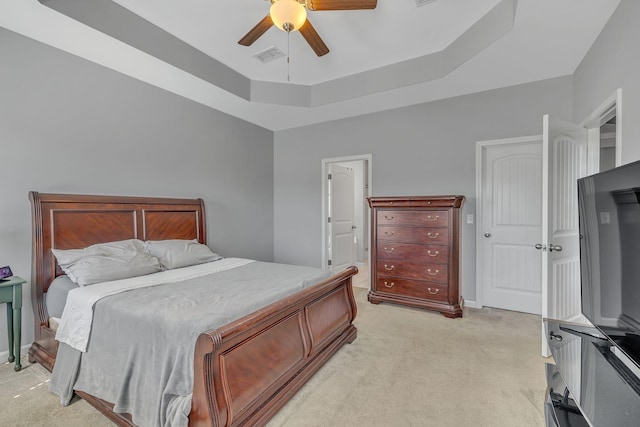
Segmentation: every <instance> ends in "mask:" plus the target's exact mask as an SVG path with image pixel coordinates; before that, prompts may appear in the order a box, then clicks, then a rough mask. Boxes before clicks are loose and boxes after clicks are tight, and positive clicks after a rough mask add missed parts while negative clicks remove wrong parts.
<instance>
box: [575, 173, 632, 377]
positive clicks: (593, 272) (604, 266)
mask: <svg viewBox="0 0 640 427" xmlns="http://www.w3.org/2000/svg"><path fill="white" fill-rule="evenodd" d="M578 206H579V209H578V211H579V218H580V276H581V287H582V313H583V314H584V315H585V316H586V317H587V319H589V321H590V322H591V323H593V325H594V326H596V327H597V328H598V329H599V330H600V331H601V332H602V333H603V334H604V335H606V336H607V338H608V339H609V340H610V341H611V342H612V343H613V344H615V346H616V347H617V348H618V349H619V350H621V351H622V353H624V354H625V355H626V356H627V357H628V358H629V359H631V360H632V361H633V362H634V363H635V364H636V365H637V366H638V368H640V161H639V162H635V163H631V164H628V165H625V166H621V167H617V168H615V169H611V170H608V171H605V172H601V173H598V174H595V175H591V176H588V177H585V178H581V179H579V180H578Z"/></svg>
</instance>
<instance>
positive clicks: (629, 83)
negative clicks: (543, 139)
mask: <svg viewBox="0 0 640 427" xmlns="http://www.w3.org/2000/svg"><path fill="white" fill-rule="evenodd" d="M638 22H640V2H639V1H637V0H622V2H620V6H618V9H616V11H615V12H614V14H613V16H612V17H611V19H609V22H608V23H607V25H606V26H605V28H604V29H603V30H602V32H601V33H600V35H599V36H598V38H597V39H596V41H595V43H594V44H593V46H592V47H591V49H590V50H589V52H588V53H587V55H586V56H585V57H584V59H583V60H582V63H581V64H580V66H579V67H578V68H577V70H576V72H575V74H574V78H573V93H574V97H573V104H574V106H575V108H574V113H573V118H574V121H575V122H576V123H580V122H581V121H582V120H584V119H585V118H586V117H587V116H588V115H589V114H590V113H591V112H592V111H593V110H595V109H596V108H597V107H598V106H599V105H600V104H601V103H602V102H604V100H605V99H606V98H607V97H609V96H610V95H611V94H612V93H614V92H615V90H616V89H617V88H622V115H621V117H622V162H623V163H629V162H631V161H634V160H639V159H640V120H639V118H640V79H639V78H638V75H639V73H640V49H639V48H638V40H640V26H639V25H638Z"/></svg>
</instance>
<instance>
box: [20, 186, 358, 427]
mask: <svg viewBox="0 0 640 427" xmlns="http://www.w3.org/2000/svg"><path fill="white" fill-rule="evenodd" d="M29 198H30V200H31V205H32V217H33V253H32V257H33V264H32V275H31V287H32V289H31V299H32V304H33V311H34V316H35V322H34V324H35V342H34V343H33V345H32V346H31V348H30V349H29V360H30V361H31V362H34V361H35V362H38V363H40V364H41V365H42V366H44V367H45V368H46V369H48V370H49V371H52V369H53V366H54V364H55V361H56V353H57V349H58V342H57V341H56V340H55V338H54V336H55V332H54V330H53V329H52V328H51V327H50V324H49V315H48V313H47V308H46V302H45V294H46V292H47V289H48V287H49V285H50V283H51V281H52V280H53V279H54V278H55V277H57V276H59V275H61V274H63V273H62V271H61V270H60V268H59V266H57V265H56V261H55V258H54V256H53V254H52V252H51V249H52V248H54V249H78V248H84V247H87V246H90V245H93V244H96V243H104V242H111V241H118V240H124V239H131V238H137V239H141V240H166V239H197V240H198V241H199V242H200V243H204V244H206V224H205V210H204V209H205V208H204V203H203V201H202V200H201V199H172V198H146V197H115V196H88V195H64V194H40V193H37V192H31V193H30V194H29ZM356 272H357V269H356V268H355V267H350V268H348V269H347V270H345V271H343V272H341V273H339V274H337V275H334V276H332V277H330V278H328V279H326V280H324V281H323V282H321V283H319V284H316V285H313V286H311V287H309V288H307V289H304V290H302V291H300V292H297V293H295V294H293V295H291V296H289V297H286V298H284V299H282V300H280V301H277V302H275V303H273V304H271V305H269V306H267V307H264V308H262V309H260V310H258V311H255V312H253V313H251V314H249V315H247V316H245V317H243V318H241V319H238V320H237V321H234V322H232V323H230V324H227V325H225V326H223V327H220V328H217V329H213V330H207V331H202V333H201V334H200V336H199V337H198V339H197V342H195V343H194V346H195V355H194V386H193V395H192V406H191V412H190V415H189V425H190V426H236V425H264V424H266V423H267V421H268V420H269V419H270V418H271V417H273V415H274V414H275V413H276V412H277V411H278V410H279V409H280V408H281V407H282V406H284V404H285V403H286V402H287V401H288V400H289V399H290V398H291V397H292V396H293V395H294V394H295V392H296V391H297V390H298V389H300V388H301V387H302V386H303V385H304V384H305V383H306V382H307V381H308V380H309V378H310V377H311V376H312V375H313V374H314V373H315V372H316V371H317V370H318V369H320V367H321V366H322V365H323V364H324V363H325V362H327V361H328V360H329V359H330V358H331V356H332V355H333V354H335V353H336V351H337V350H338V349H339V348H340V347H342V346H343V345H344V344H345V343H351V342H353V340H354V339H355V338H356V333H357V331H356V328H355V327H354V326H353V324H352V322H353V320H354V318H355V316H356V305H355V301H354V298H353V290H352V287H351V278H352V276H353V275H354V274H355V273H356ZM77 394H78V395H80V396H81V397H82V398H83V399H85V400H86V401H87V402H89V403H90V404H91V405H93V406H94V407H96V408H97V409H98V410H99V411H100V412H102V413H103V414H104V415H106V416H107V417H108V418H110V419H111V420H112V421H114V422H115V423H116V424H118V425H122V426H132V425H133V423H132V421H131V417H130V416H129V415H128V414H119V413H115V412H113V411H112V408H113V405H112V404H111V403H109V402H106V401H104V400H101V399H99V398H96V397H94V396H91V395H89V394H87V393H82V392H78V393H77Z"/></svg>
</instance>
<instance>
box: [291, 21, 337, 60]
mask: <svg viewBox="0 0 640 427" xmlns="http://www.w3.org/2000/svg"><path fill="white" fill-rule="evenodd" d="M298 31H300V34H302V37H304V39H305V40H306V41H307V43H309V46H311V49H313V51H314V52H315V53H316V55H318V56H323V55H326V54H327V53H329V48H328V47H327V45H326V44H324V42H323V41H322V39H321V38H320V35H319V34H318V32H317V31H316V29H315V28H313V25H311V22H309V19H307V21H306V22H305V23H304V24H303V25H302V27H300V30H298Z"/></svg>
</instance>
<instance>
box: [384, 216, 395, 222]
mask: <svg viewBox="0 0 640 427" xmlns="http://www.w3.org/2000/svg"><path fill="white" fill-rule="evenodd" d="M384 219H386V220H387V221H391V220H392V219H393V215H385V216H384Z"/></svg>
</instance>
